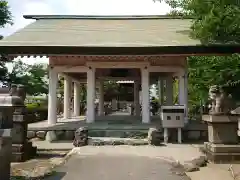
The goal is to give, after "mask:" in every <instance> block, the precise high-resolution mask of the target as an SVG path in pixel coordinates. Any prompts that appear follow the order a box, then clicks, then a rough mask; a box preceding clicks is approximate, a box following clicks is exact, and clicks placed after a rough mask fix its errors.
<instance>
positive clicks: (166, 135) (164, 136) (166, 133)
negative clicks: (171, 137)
mask: <svg viewBox="0 0 240 180" xmlns="http://www.w3.org/2000/svg"><path fill="white" fill-rule="evenodd" d="M163 138H164V142H165V143H168V128H164V129H163Z"/></svg>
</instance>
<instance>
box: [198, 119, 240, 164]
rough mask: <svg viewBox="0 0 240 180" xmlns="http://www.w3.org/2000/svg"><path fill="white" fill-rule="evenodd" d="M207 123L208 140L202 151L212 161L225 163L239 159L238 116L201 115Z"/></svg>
mask: <svg viewBox="0 0 240 180" xmlns="http://www.w3.org/2000/svg"><path fill="white" fill-rule="evenodd" d="M202 119H203V121H205V122H207V124H208V142H206V143H205V144H204V152H205V153H206V155H207V157H208V159H209V160H210V161H212V162H213V163H227V162H230V161H236V160H240V145H238V135H237V130H238V116H233V115H229V116H227V115H203V117H202Z"/></svg>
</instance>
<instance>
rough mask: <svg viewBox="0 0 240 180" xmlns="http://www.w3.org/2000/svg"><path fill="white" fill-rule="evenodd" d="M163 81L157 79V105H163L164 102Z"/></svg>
mask: <svg viewBox="0 0 240 180" xmlns="http://www.w3.org/2000/svg"><path fill="white" fill-rule="evenodd" d="M163 84H164V83H163V79H161V78H159V79H158V99H159V104H160V105H163V102H164V94H163Z"/></svg>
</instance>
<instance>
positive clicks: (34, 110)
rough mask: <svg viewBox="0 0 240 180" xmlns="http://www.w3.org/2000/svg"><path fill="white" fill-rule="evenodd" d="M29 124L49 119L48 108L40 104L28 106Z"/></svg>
mask: <svg viewBox="0 0 240 180" xmlns="http://www.w3.org/2000/svg"><path fill="white" fill-rule="evenodd" d="M26 113H27V116H28V118H27V119H28V122H29V123H32V122H37V121H43V120H46V119H47V117H48V107H47V106H46V105H42V104H40V103H31V104H27V105H26Z"/></svg>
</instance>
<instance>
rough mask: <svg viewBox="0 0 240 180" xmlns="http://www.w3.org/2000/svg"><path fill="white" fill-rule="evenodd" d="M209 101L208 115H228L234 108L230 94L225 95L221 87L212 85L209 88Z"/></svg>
mask: <svg viewBox="0 0 240 180" xmlns="http://www.w3.org/2000/svg"><path fill="white" fill-rule="evenodd" d="M209 99H210V101H211V109H210V111H209V113H210V114H214V115H221V114H230V113H231V110H233V108H234V103H233V100H232V96H231V94H227V93H226V92H225V91H224V90H223V88H222V87H220V86H218V85H213V86H211V87H210V88H209Z"/></svg>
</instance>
